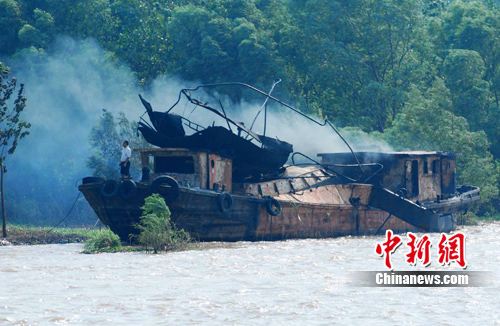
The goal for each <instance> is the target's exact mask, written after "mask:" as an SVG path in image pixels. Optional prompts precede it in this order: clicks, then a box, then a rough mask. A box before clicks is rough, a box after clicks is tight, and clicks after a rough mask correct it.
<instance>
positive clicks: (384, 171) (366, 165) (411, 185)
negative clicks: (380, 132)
mask: <svg viewBox="0 0 500 326" xmlns="http://www.w3.org/2000/svg"><path fill="white" fill-rule="evenodd" d="M318 156H319V157H321V163H322V164H324V165H326V166H327V167H329V168H331V169H332V170H333V171H337V172H339V173H341V174H342V175H344V176H345V177H346V178H350V179H356V180H359V183H371V184H373V185H376V186H380V187H383V188H386V189H389V190H391V191H393V192H395V193H397V194H399V195H401V196H404V197H406V198H409V199H411V200H413V201H420V202H429V201H438V202H439V201H440V200H444V199H447V198H450V197H453V196H455V195H456V192H457V189H456V172H455V158H456V154H455V153H450V152H426V151H410V152H385V153H378V152H358V153H356V156H357V158H358V160H359V162H360V163H361V164H362V165H363V170H364V171H363V172H361V171H360V169H359V166H358V164H357V162H356V160H355V159H354V156H353V155H352V153H328V154H318Z"/></svg>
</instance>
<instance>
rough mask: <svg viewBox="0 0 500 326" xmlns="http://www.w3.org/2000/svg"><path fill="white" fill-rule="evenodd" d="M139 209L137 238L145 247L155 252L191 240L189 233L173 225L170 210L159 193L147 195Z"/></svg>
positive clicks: (169, 248)
mask: <svg viewBox="0 0 500 326" xmlns="http://www.w3.org/2000/svg"><path fill="white" fill-rule="evenodd" d="M141 209H142V212H143V214H142V216H141V223H140V224H138V225H137V226H136V228H138V229H139V230H140V234H139V236H138V238H137V239H138V241H139V243H141V244H143V245H144V246H145V247H146V249H148V248H152V249H153V250H154V253H155V254H156V253H158V251H161V250H173V249H178V248H180V247H181V246H183V245H185V244H186V243H188V242H190V241H191V240H190V236H189V233H187V232H186V231H184V230H182V229H181V230H178V229H177V228H176V227H175V224H174V223H173V222H172V220H171V219H170V210H169V209H168V206H167V205H166V204H165V200H164V199H163V198H162V197H161V196H160V195H158V194H153V195H151V196H149V197H147V198H146V200H145V203H144V206H142V207H141Z"/></svg>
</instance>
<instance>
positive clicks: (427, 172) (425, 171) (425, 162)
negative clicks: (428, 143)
mask: <svg viewBox="0 0 500 326" xmlns="http://www.w3.org/2000/svg"><path fill="white" fill-rule="evenodd" d="M424 173H425V174H429V166H428V163H427V161H424Z"/></svg>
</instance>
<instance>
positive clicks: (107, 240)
mask: <svg viewBox="0 0 500 326" xmlns="http://www.w3.org/2000/svg"><path fill="white" fill-rule="evenodd" d="M141 209H142V212H143V214H142V216H141V218H140V223H139V224H137V225H136V226H135V227H136V228H137V229H138V230H139V231H140V233H139V235H130V239H131V241H136V242H137V243H139V244H140V245H141V246H142V250H144V251H146V252H151V251H152V252H154V253H155V254H156V253H159V252H162V251H165V252H166V251H173V250H189V249H193V248H194V247H193V246H190V244H192V240H191V237H190V236H189V233H188V232H186V231H184V230H182V229H178V228H177V227H176V226H175V224H174V223H173V222H172V220H171V219H170V210H169V208H168V206H167V205H166V203H165V200H164V199H163V198H162V197H161V196H160V195H158V194H153V195H151V196H149V197H147V198H146V199H145V203H144V206H142V207H141ZM137 250H141V249H138V248H135V247H122V245H121V243H120V238H119V237H118V235H116V234H114V233H113V232H112V231H111V230H109V229H107V230H104V231H102V232H100V233H99V234H97V235H96V236H94V237H92V239H90V240H88V241H87V242H86V243H85V246H84V250H83V253H86V254H91V253H100V252H122V251H137Z"/></svg>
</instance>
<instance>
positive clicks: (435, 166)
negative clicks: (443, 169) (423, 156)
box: [432, 160, 440, 174]
mask: <svg viewBox="0 0 500 326" xmlns="http://www.w3.org/2000/svg"><path fill="white" fill-rule="evenodd" d="M439 166H440V165H439V160H434V161H432V173H433V174H436V173H439V172H440V171H439V170H440V169H439Z"/></svg>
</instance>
